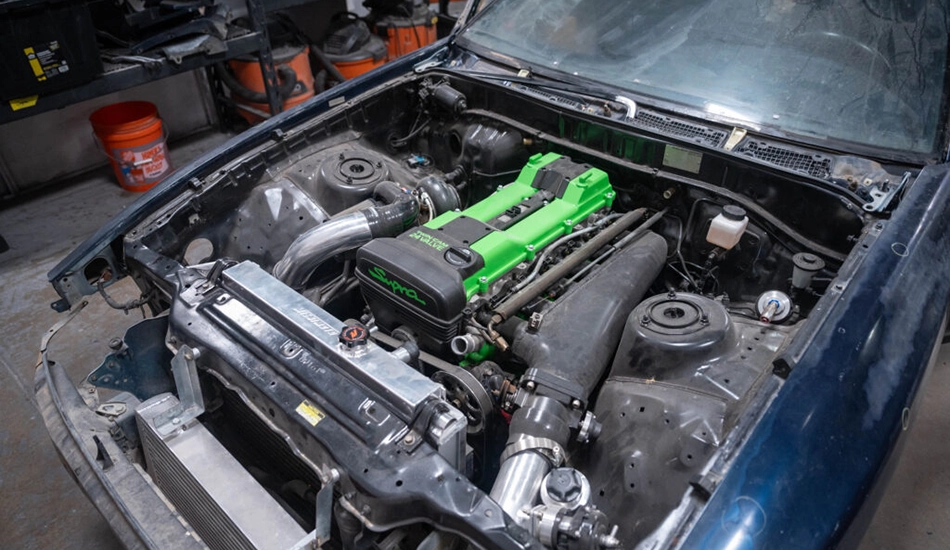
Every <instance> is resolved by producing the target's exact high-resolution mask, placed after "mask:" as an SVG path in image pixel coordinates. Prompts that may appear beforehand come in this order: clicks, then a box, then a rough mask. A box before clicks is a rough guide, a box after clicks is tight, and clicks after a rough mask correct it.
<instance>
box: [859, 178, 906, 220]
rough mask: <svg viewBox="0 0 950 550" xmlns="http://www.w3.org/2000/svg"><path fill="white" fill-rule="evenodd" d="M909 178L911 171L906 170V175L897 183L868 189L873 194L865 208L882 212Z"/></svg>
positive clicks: (869, 210)
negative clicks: (881, 187)
mask: <svg viewBox="0 0 950 550" xmlns="http://www.w3.org/2000/svg"><path fill="white" fill-rule="evenodd" d="M909 180H910V172H904V177H903V178H901V182H900V183H898V184H897V185H891V186H890V187H884V188H883V189H871V190H870V191H868V193H869V194H870V195H871V202H869V203H867V204H865V205H864V210H865V211H867V212H882V211H883V210H884V209H885V208H887V207H888V205H889V204H891V200H892V199H893V198H894V197H895V196H896V195H897V194H898V193H900V191H901V189H903V188H904V186H905V185H907V182H908V181H909Z"/></svg>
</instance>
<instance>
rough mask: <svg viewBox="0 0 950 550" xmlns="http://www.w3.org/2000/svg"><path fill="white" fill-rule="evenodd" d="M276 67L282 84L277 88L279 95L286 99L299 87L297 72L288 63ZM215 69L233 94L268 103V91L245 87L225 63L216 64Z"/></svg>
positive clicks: (256, 101)
mask: <svg viewBox="0 0 950 550" xmlns="http://www.w3.org/2000/svg"><path fill="white" fill-rule="evenodd" d="M274 69H275V70H276V71H277V78H278V80H280V86H278V88H277V96H278V97H279V98H280V99H281V100H285V99H287V98H289V97H290V96H291V95H292V94H293V93H294V88H296V87H297V73H295V72H294V70H293V69H291V68H290V67H288V66H286V65H278V66H276V67H275V68H274ZM214 70H215V74H217V75H218V78H220V79H221V81H222V82H224V85H225V86H227V87H228V89H229V90H231V93H232V94H234V95H236V96H238V97H240V98H241V99H244V100H247V101H250V102H251V103H267V94H266V93H264V92H255V91H254V90H251V89H248V88H246V87H244V85H243V84H241V82H240V81H238V79H237V78H235V77H234V75H233V74H231V71H229V70H228V68H227V67H226V66H225V65H224V63H218V64H216V65H215V66H214Z"/></svg>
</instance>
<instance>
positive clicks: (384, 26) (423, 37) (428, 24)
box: [374, 2, 439, 61]
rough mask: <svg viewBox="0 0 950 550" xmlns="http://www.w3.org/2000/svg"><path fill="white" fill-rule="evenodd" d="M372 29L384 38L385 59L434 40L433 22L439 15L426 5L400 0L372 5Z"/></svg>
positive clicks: (395, 56)
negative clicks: (384, 4) (394, 2)
mask: <svg viewBox="0 0 950 550" xmlns="http://www.w3.org/2000/svg"><path fill="white" fill-rule="evenodd" d="M378 12H380V13H381V14H382V15H381V16H379V17H377V19H376V32H377V33H378V34H379V35H380V36H382V37H384V38H385V39H386V47H387V54H388V58H389V61H392V60H393V59H396V58H397V57H400V56H403V55H406V54H407V53H410V52H414V51H416V50H418V49H419V48H422V47H424V46H428V45H429V44H432V43H433V42H435V41H436V23H438V21H439V17H438V16H437V15H436V14H435V13H434V12H432V10H431V9H430V8H429V6H428V4H425V3H416V4H415V5H414V6H413V5H412V3H411V2H400V3H397V4H395V5H391V6H387V7H385V8H384V7H382V6H380V7H379V8H376V9H375V10H374V14H375V13H378Z"/></svg>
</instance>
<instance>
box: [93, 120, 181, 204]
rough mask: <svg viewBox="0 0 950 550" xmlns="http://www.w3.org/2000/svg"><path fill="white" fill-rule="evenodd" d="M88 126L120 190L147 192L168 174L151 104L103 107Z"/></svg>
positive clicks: (168, 163)
mask: <svg viewBox="0 0 950 550" xmlns="http://www.w3.org/2000/svg"><path fill="white" fill-rule="evenodd" d="M89 122H90V123H91V124H92V129H93V131H94V132H95V134H96V140H97V141H98V142H99V143H100V144H101V146H102V150H103V152H104V153H105V154H106V156H107V157H109V162H110V163H111V164H112V169H113V170H114V171H115V177H116V178H117V179H118V180H119V185H121V186H122V188H123V189H125V190H127V191H135V192H141V191H148V190H149V189H151V188H152V187H155V185H156V184H157V183H158V182H160V181H162V179H163V178H164V177H165V176H167V175H168V174H169V173H170V172H171V171H172V165H171V161H170V160H169V158H168V148H167V147H166V146H165V133H164V131H163V130H162V119H160V118H158V109H157V108H156V107H155V105H153V104H152V103H149V102H147V101H126V102H123V103H114V104H112V105H107V106H105V107H103V108H101V109H99V110H97V111H96V112H94V113H92V115H91V116H90V117H89Z"/></svg>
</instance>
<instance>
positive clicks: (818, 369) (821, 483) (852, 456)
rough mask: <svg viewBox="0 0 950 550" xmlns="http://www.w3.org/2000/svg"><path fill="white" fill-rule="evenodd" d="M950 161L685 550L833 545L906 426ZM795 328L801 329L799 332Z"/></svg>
mask: <svg viewBox="0 0 950 550" xmlns="http://www.w3.org/2000/svg"><path fill="white" fill-rule="evenodd" d="M948 213H950V168H948V166H946V165H942V166H932V167H928V168H925V169H924V170H923V171H922V172H921V174H920V177H919V178H918V179H917V181H916V182H915V184H914V186H913V188H912V189H910V190H909V191H908V193H907V196H906V197H905V198H904V200H903V201H902V203H901V205H900V207H899V208H898V209H897V210H896V212H895V213H894V215H893V217H892V218H891V220H890V221H889V222H886V224H885V226H884V229H883V231H882V232H881V234H880V235H879V237H878V238H877V239H876V241H875V242H874V243H873V244H871V245H870V248H869V249H868V250H867V256H866V258H865V259H864V261H863V263H862V265H861V266H860V267H859V269H858V270H857V271H856V272H855V273H854V276H853V277H852V278H851V279H850V280H849V281H848V282H847V286H846V288H845V289H844V290H843V292H842V294H841V296H840V297H839V298H838V300H837V303H836V304H835V305H834V307H833V309H831V310H830V311H829V314H828V316H827V317H825V318H823V319H820V320H819V321H820V323H821V324H820V326H818V327H817V328H816V329H815V331H814V332H813V333H812V334H811V338H809V339H808V340H809V341H807V342H804V343H801V342H800V343H799V347H801V348H802V349H801V356H800V358H799V359H798V361H797V362H796V364H794V370H792V373H791V375H790V376H789V377H788V380H787V381H786V383H785V385H784V386H783V387H782V389H781V390H780V391H779V393H778V395H777V396H776V398H775V401H774V402H773V403H772V405H771V406H770V407H769V409H768V410H767V411H766V412H765V413H764V415H763V417H762V419H761V420H760V422H759V424H758V425H757V426H756V428H755V429H754V431H753V432H752V434H750V436H749V439H748V440H747V442H746V444H745V447H744V448H743V449H742V450H741V451H740V452H739V453H738V455H737V456H736V460H735V462H734V463H733V464H732V466H731V467H730V469H729V471H728V473H727V474H726V475H725V477H724V478H723V480H722V482H721V484H720V485H719V487H718V488H717V489H716V490H715V492H714V493H713V495H712V496H711V498H710V500H709V502H708V504H707V505H706V507H705V509H704V510H703V512H702V515H701V517H700V518H699V519H698V520H697V523H696V524H695V525H694V527H693V529H692V530H691V532H690V535H689V536H688V537H687V539H686V540H685V542H684V544H683V546H682V547H683V548H729V549H749V548H825V547H831V546H834V545H836V544H838V543H839V542H840V541H841V539H842V537H843V536H844V534H845V532H846V530H847V528H848V526H849V525H850V524H851V522H852V521H853V520H854V519H855V517H856V515H857V514H858V512H859V510H860V508H861V506H862V504H866V503H867V502H866V499H867V497H868V495H869V493H870V492H871V490H872V487H873V486H874V485H875V483H876V482H878V481H880V478H881V474H882V472H883V471H884V468H885V465H886V463H887V461H888V459H889V458H890V455H891V453H892V451H893V449H894V447H895V444H896V442H897V439H898V437H899V435H900V433H901V431H902V430H903V429H904V423H905V422H906V421H907V418H908V416H907V414H908V412H907V411H905V409H907V408H909V407H911V404H912V403H913V401H914V397H915V396H916V394H917V391H918V389H919V387H920V383H921V380H922V378H923V376H924V374H925V371H926V368H927V365H928V364H929V359H930V357H931V353H932V350H933V348H934V345H935V344H936V343H937V342H938V340H939V338H940V337H941V332H940V331H941V327H942V322H943V318H944V315H945V312H946V306H947V302H948V299H950V277H948V276H947V274H948V273H950V215H948ZM800 336H801V335H800Z"/></svg>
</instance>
